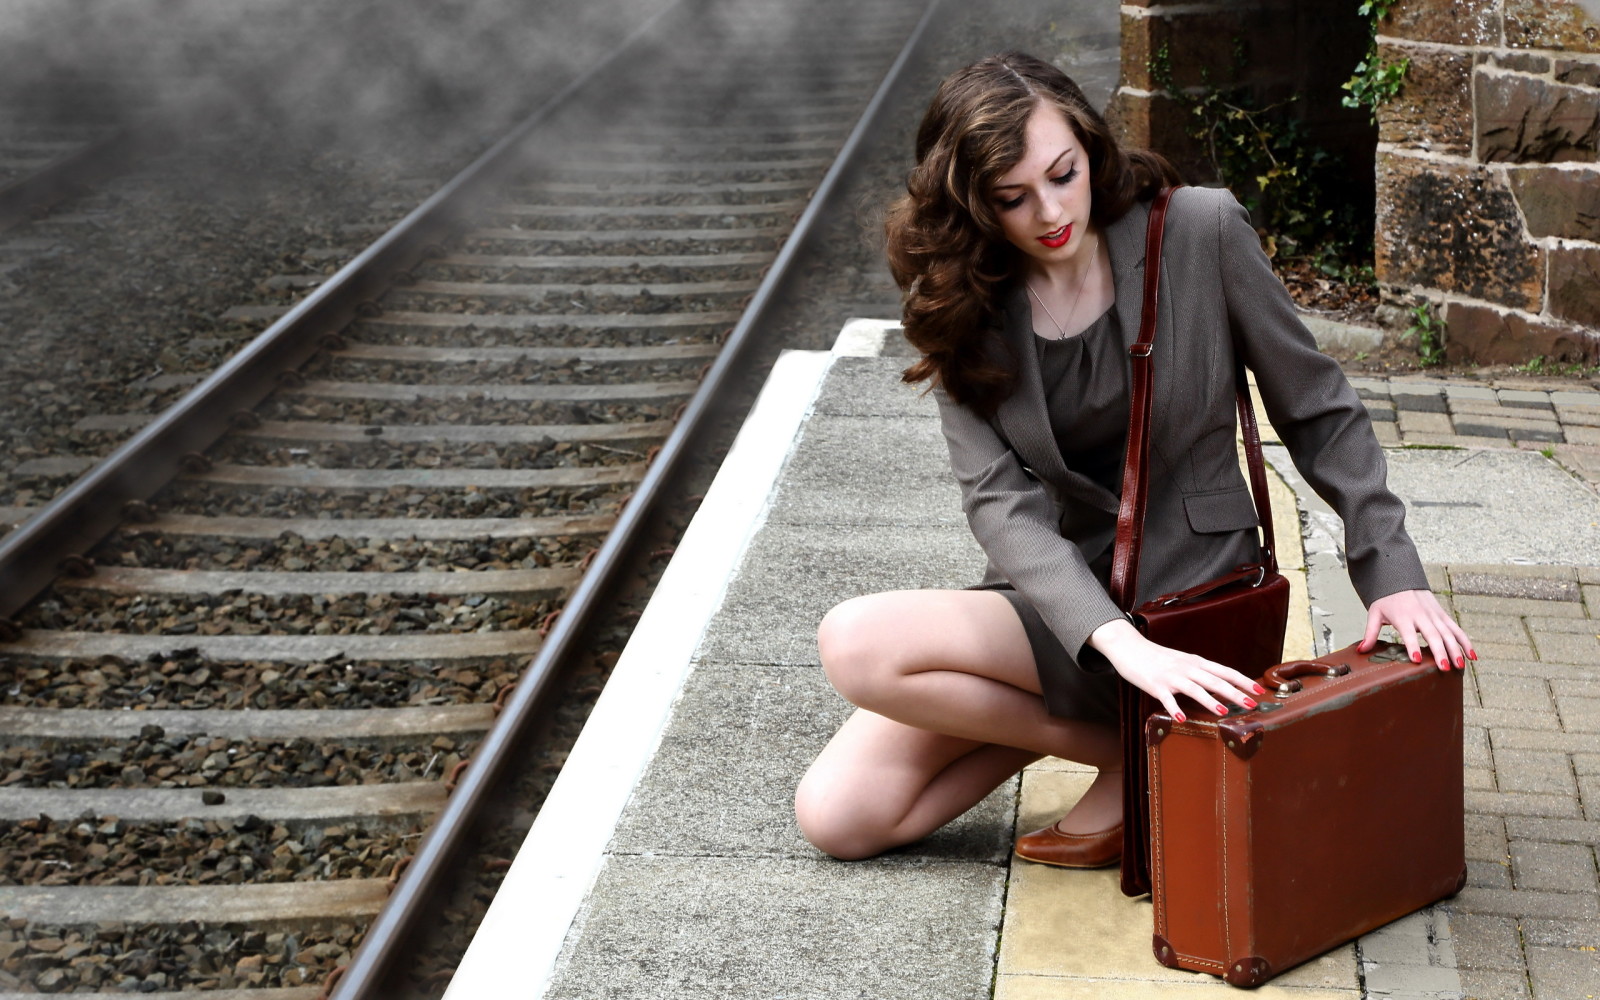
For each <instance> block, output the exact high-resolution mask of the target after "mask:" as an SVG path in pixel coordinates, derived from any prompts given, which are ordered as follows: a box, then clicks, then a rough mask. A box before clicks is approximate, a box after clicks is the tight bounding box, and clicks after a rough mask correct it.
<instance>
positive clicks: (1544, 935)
mask: <svg viewBox="0 0 1600 1000" xmlns="http://www.w3.org/2000/svg"><path fill="white" fill-rule="evenodd" d="M1474 919H1485V918H1477V917H1475V918H1474ZM1489 919H1492V918H1489ZM1450 926H1451V930H1454V929H1455V921H1454V920H1453V919H1452V920H1451V922H1450ZM1521 929H1522V940H1523V941H1524V942H1525V943H1526V944H1528V945H1544V946H1547V947H1552V948H1593V947H1595V946H1596V945H1600V924H1593V923H1583V922H1580V921H1576V920H1546V919H1529V920H1524V921H1523V922H1522V928H1521Z"/></svg>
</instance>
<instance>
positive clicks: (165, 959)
mask: <svg viewBox="0 0 1600 1000" xmlns="http://www.w3.org/2000/svg"><path fill="white" fill-rule="evenodd" d="M816 6H817V9H816V10H815V11H810V12H808V13H809V14H811V15H814V16H810V17H804V18H799V19H796V16H795V12H794V11H793V10H791V9H789V5H785V4H779V3H776V2H767V3H763V4H756V5H747V7H746V9H744V10H742V11H736V10H734V9H733V8H732V7H731V5H725V6H724V7H722V8H719V7H717V6H716V5H709V4H708V5H701V6H700V7H698V8H696V9H693V10H691V9H689V8H687V7H685V8H683V9H680V10H675V11H673V12H671V13H670V15H669V16H666V17H663V19H662V20H661V22H660V24H659V25H658V27H659V30H660V32H661V33H662V35H663V36H664V37H667V38H671V39H674V40H673V41H670V42H665V43H662V49H661V50H660V51H656V52H655V53H654V54H653V55H652V54H651V52H650V51H649V50H648V46H642V47H636V49H635V50H633V51H634V52H635V53H636V54H638V63H637V64H636V65H634V66H631V67H629V70H628V72H626V73H619V74H618V75H619V76H622V77H626V78H627V83H626V86H628V87H640V86H642V85H644V84H645V83H647V82H648V81H650V80H651V79H652V73H656V74H660V73H662V72H663V70H662V69H661V68H660V64H661V63H663V62H664V63H666V64H668V65H673V66H677V67H680V68H679V69H678V70H677V71H676V73H677V75H674V76H670V77H661V76H657V77H655V79H657V80H661V79H666V80H669V81H670V82H671V86H669V87H663V88H660V92H658V93H657V94H655V95H653V96H650V97H646V96H644V95H643V94H642V92H640V91H634V92H633V95H632V96H631V97H627V98H625V99H624V100H623V101H621V110H616V108H617V104H616V103H613V102H604V103H603V104H602V106H605V107H608V108H609V109H610V110H609V111H608V113H607V115H606V116H605V117H604V119H603V120H602V119H598V118H597V117H595V109H594V108H593V107H590V108H588V109H586V110H581V111H580V113H579V114H577V115H576V116H569V118H568V119H566V120H563V121H552V122H550V123H549V128H548V129H547V130H541V131H538V132H535V133H532V134H531V135H530V136H529V137H528V138H526V139H523V140H520V143H519V145H517V146H516V153H517V155H518V156H519V157H520V165H519V167H518V169H517V170H516V171H515V172H514V173H511V174H509V175H508V176H509V177H510V178H511V179H510V181H509V183H501V184H497V185H494V186H493V187H492V188H491V189H490V190H489V191H487V192H484V193H482V194H479V195H475V196H474V199H473V207H472V208H471V211H470V213H469V214H467V215H466V216H464V217H461V218H458V219H455V220H453V221H452V222H451V223H450V224H449V225H448V226H443V225H439V226H436V227H435V231H436V232H438V233H439V234H440V235H439V236H438V238H437V239H436V241H435V242H434V243H433V245H431V246H430V247H429V249H428V251H427V252H426V253H425V254H424V255H423V256H422V260H421V261H420V262H419V263H417V264H415V265H414V266H412V267H410V268H408V269H407V270H406V271H405V272H404V273H402V274H399V275H398V276H396V278H397V282H398V283H396V284H394V285H393V287H390V288H389V289H388V290H387V291H386V292H384V293H383V294H381V295H380V296H378V297H376V298H373V299H370V300H365V301H363V303H362V305H361V306H360V308H359V309H358V310H357V316H356V318H355V319H354V321H352V322H349V323H348V324H342V329H340V330H339V331H338V332H337V334H336V335H333V336H328V337H325V338H324V339H322V340H321V341H320V342H319V343H318V345H317V348H316V350H315V351H314V353H312V355H311V357H310V358H309V359H308V360H307V361H306V362H305V363H304V364H303V365H301V366H299V367H297V368H294V369H290V370H285V371H284V372H283V373H282V374H281V375H279V376H278V379H277V381H278V382H279V386H278V388H277V389H276V391H274V392H272V393H271V394H270V395H267V396H266V397H265V398H264V399H262V400H261V401H260V402H259V404H256V405H253V406H236V407H234V408H232V409H226V408H224V410H223V412H226V413H228V415H229V419H230V421H231V425H232V426H231V429H230V430H229V431H228V432H227V433H226V434H225V435H223V436H221V437H220V438H219V439H218V440H217V441H216V443H215V444H214V445H212V446H211V447H210V448H208V449H206V450H205V452H204V453H203V454H200V453H191V454H188V455H185V456H184V457H183V459H182V467H183V471H182V473H181V474H180V475H179V476H178V477H177V478H176V479H174V480H173V481H171V482H170V484H168V485H166V486H165V487H164V488H162V489H160V491H159V492H157V493H155V495H154V496H152V497H150V498H149V499H148V500H144V499H138V498H136V499H134V500H133V501H132V502H130V503H125V504H123V505H122V506H121V507H120V508H119V510H118V511H117V512H115V513H113V514H112V515H109V516H110V517H111V518H112V519H113V520H116V519H120V518H122V517H124V516H126V517H127V520H123V521H122V523H120V525H119V526H118V527H117V528H116V530H115V531H113V532H112V534H111V535H110V536H109V537H107V538H105V539H104V541H102V542H101V543H99V545H98V546H97V547H95V548H94V549H93V550H92V551H90V552H88V553H86V554H77V553H75V552H64V553H62V556H63V557H64V558H63V559H62V560H61V565H62V568H64V569H65V571H66V575H65V576H62V577H60V578H59V579H57V580H56V581H55V582H54V583H53V585H52V586H51V587H50V588H49V589H48V590H47V591H46V592H45V593H43V594H42V595H41V596H40V597H39V598H38V599H36V600H34V601H32V602H31V603H29V604H27V605H26V606H24V607H22V608H21V609H20V610H18V611H17V612H16V613H15V615H14V616H13V617H14V624H13V626H11V627H10V628H9V631H10V635H9V636H8V641H6V642H4V643H0V733H3V734H4V736H3V746H0V914H4V915H5V916H6V917H7V918H8V919H7V920H6V922H4V923H0V995H9V994H3V991H5V990H14V991H19V992H34V991H37V992H79V993H85V992H90V993H92V992H99V993H104V994H108V995H109V994H113V993H115V994H119V995H120V994H123V993H127V992H146V993H152V992H153V993H156V994H163V993H168V992H176V991H180V990H195V989H208V990H216V991H221V992H219V993H218V995H219V996H224V997H227V998H228V1000H245V998H251V1000H255V998H262V1000H265V998H273V1000H305V998H309V997H313V996H316V995H318V993H319V992H321V984H324V983H325V982H326V981H327V979H328V977H329V975H330V973H332V972H333V971H334V970H335V969H336V968H338V967H340V966H342V965H344V964H345V963H347V962H348V961H349V960H350V956H351V952H352V950H353V949H354V948H355V946H356V945H357V944H358V943H359V942H360V941H361V938H362V935H363V933H364V930H365V928H366V926H367V924H368V922H369V921H371V920H372V919H373V917H374V916H375V915H376V914H377V913H378V912H379V910H380V908H381V907H383V906H384V904H385V901H386V899H387V898H388V896H389V893H390V889H391V886H392V885H393V883H394V882H395V880H396V878H397V877H398V875H399V871H400V869H402V868H403V866H404V861H403V859H405V858H406V857H407V856H409V855H411V854H412V853H414V852H415V851H416V850H417V846H418V843H419V841H420V839H421V837H422V835H423V832H424V831H425V830H426V829H427V827H428V825H429V823H430V822H431V821H432V820H433V818H434V817H435V816H436V815H437V814H439V813H440V811H441V810H442V809H444V808H445V806H446V802H447V796H448V795H449V792H450V789H451V787H452V786H453V785H454V784H455V783H456V782H457V781H459V780H462V778H463V773H464V769H467V768H470V767H471V766H472V765H471V761H472V760H473V757H474V754H475V752H476V751H477V750H478V748H479V745H480V743H482V741H483V740H484V739H485V737H486V735H487V734H488V733H489V732H490V730H491V727H492V726H493V725H494V723H495V718H496V707H495V706H496V704H497V702H503V701H504V699H505V698H506V696H507V695H508V693H510V692H511V690H512V688H513V685H515V684H516V683H517V682H518V679H519V677H520V676H521V675H522V674H523V671H524V668H525V667H526V665H527V664H528V662H529V661H530V660H531V659H532V658H534V657H535V656H536V655H537V654H539V653H540V651H541V648H542V647H543V646H544V644H545V642H546V639H547V637H548V636H549V635H550V632H551V629H552V627H558V626H559V625H560V624H561V623H560V615H561V612H562V609H563V607H564V606H565V603H566V601H567V599H568V597H569V596H571V595H572V593H573V591H574V589H575V588H576V587H578V586H579V585H580V581H582V580H583V579H584V573H585V571H586V569H587V563H588V560H589V559H590V558H591V557H592V556H593V555H594V553H595V552H596V551H597V550H599V549H600V548H601V547H602V545H603V543H604V541H605V539H606V536H607V533H608V532H609V531H610V530H611V528H612V527H613V525H614V524H615V523H616V521H617V519H618V517H619V514H620V512H621V511H622V510H623V509H624V506H625V504H626V503H627V502H628V499H629V497H630V495H631V494H632V493H633V492H634V491H635V490H636V489H638V488H640V485H641V483H642V482H643V481H644V480H645V478H646V476H647V475H648V470H649V466H650V464H651V462H652V459H653V458H654V451H655V450H656V449H658V448H659V447H660V446H661V445H662V443H663V442H665V441H666V440H667V439H668V436H669V434H670V433H671V432H672V430H673V428H674V426H675V424H676V421H677V419H678V418H679V417H680V416H681V415H682V412H683V410H684V409H685V407H686V405H687V404H688V403H689V401H690V399H691V397H692V396H693V395H694V394H695V393H696V391H697V387H698V386H699V384H700V380H701V378H702V377H703V375H704V373H705V372H706V370H707V369H709V368H710V367H711V366H712V364H713V362H714V361H715V359H717V358H718V356H719V352H720V351H721V349H722V344H723V341H724V339H725V338H726V337H727V335H728V334H729V332H730V330H731V329H732V328H734V327H735V326H736V325H737V324H738V323H740V322H741V316H742V315H743V313H744V309H745V306H746V304H747V303H748V302H749V300H750V298H751V296H752V295H753V294H755V293H756V292H757V290H758V288H759V287H760V286H761V282H762V279H763V275H764V273H765V269H766V268H767V267H768V266H769V265H771V263H772V262H773V260H774V259H775V258H776V257H777V255H778V253H779V250H780V248H781V247H782V245H783V243H784V240H785V238H786V237H787V236H788V235H789V234H790V231H791V229H792V227H793V226H794V223H795V220H796V218H797V217H798V216H799V215H800V213H801V212H802V211H803V210H804V209H805V208H806V206H807V204H808V201H809V194H810V192H811V191H812V190H813V189H814V188H815V187H816V186H817V184H818V183H819V181H820V180H822V178H823V176H824V174H825V173H826V172H827V171H828V169H829V167H830V165H831V164H832V163H833V161H834V157H835V155H836V154H837V152H838V150H839V147H840V145H841V143H843V142H844V140H845V138H846V136H847V135H849V134H850V132H851V128H852V126H853V125H855V123H856V121H857V118H858V117H859V116H860V113H861V110H862V108H863V107H864V106H865V105H866V103H867V101H868V99H869V98H870V97H871V96H872V93H873V91H874V89H875V88H876V87H877V85H878V83H879V80H880V79H881V77H882V75H883V73H884V71H885V70H886V69H887V68H888V66H889V63H890V62H891V61H892V60H893V58H894V56H895V54H896V53H897V52H898V51H899V50H900V47H901V45H902V43H903V42H904V40H905V37H906V35H907V33H908V32H909V31H910V29H911V27H912V25H913V24H914V23H915V21H916V17H917V15H919V14H920V13H921V8H922V4H921V3H920V2H919V3H916V4H899V5H883V6H884V9H883V10H881V11H875V12H873V13H872V15H871V16H866V15H862V14H860V12H855V13H853V14H852V13H851V12H850V11H849V10H848V8H847V6H846V5H845V4H843V3H837V2H833V0H828V2H824V3H821V4H818V5H816ZM735 15H737V16H735ZM696 18H702V19H707V20H706V22H705V23H704V24H703V25H698V26H697V24H698V22H697V21H696ZM841 21H843V22H847V23H848V24H849V25H850V30H849V31H848V32H845V33H843V34H841V33H840V32H839V31H838V30H837V26H838V24H839V23H840V22H841ZM668 32H671V33H672V34H671V35H667V33H668ZM730 37H736V39H737V43H736V44H734V43H732V42H728V41H727V40H728V39H729V38H730ZM685 39H689V40H690V41H685ZM718 39H721V40H722V41H720V42H719V41H718ZM650 40H651V39H648V38H647V39H646V41H650ZM696 40H697V41H696ZM636 44H637V43H636ZM696 44H699V45H700V48H698V49H696V48H694V45H696ZM730 45H731V46H732V47H729V46H730ZM680 46H681V47H680ZM652 59H655V60H656V63H655V64H654V65H653V64H652V61H651V60H652ZM710 65H716V66H717V68H718V70H719V79H720V80H722V81H729V80H731V81H734V83H733V84H732V85H728V84H727V83H717V84H715V85H713V84H711V83H708V82H702V80H701V79H700V77H699V76H697V74H696V73H694V72H693V71H691V70H690V69H683V68H682V67H695V66H710ZM611 84H612V87H613V91H614V92H620V93H623V94H628V93H629V92H628V91H627V90H626V89H624V85H623V84H622V83H619V82H618V81H615V80H613V81H611ZM267 280H268V281H277V282H278V283H279V286H280V287H283V288H286V289H296V288H303V289H305V290H307V291H309V290H310V287H311V286H313V285H315V284H317V282H316V281H300V280H299V278H298V276H295V275H281V276H273V277H271V278H268V279H267ZM297 281H298V284H297ZM241 318H243V319H245V320H247V321H248V320H251V319H254V320H258V321H260V322H263V323H274V324H276V323H279V322H283V321H284V318H283V317H279V316H277V315H274V314H273V312H272V311H271V310H267V311H262V312H260V313H258V314H255V315H252V316H244V317H241ZM275 329H277V326H276V325H275V326H274V328H273V330H275ZM273 330H268V331H267V333H266V334H265V335H264V337H271V336H272V334H273ZM176 387H177V388H182V384H181V383H178V384H177V385H176ZM213 409H214V410H215V409H218V407H213ZM147 420H148V417H146V416H144V415H142V414H99V415H95V416H91V417H87V418H85V420H84V421H83V422H82V423H81V425H80V427H79V430H81V431H83V432H84V433H98V434H104V435H108V436H109V437H110V438H111V439H112V440H116V439H121V438H127V437H128V436H129V435H134V436H135V437H134V440H135V444H137V442H138V441H139V440H142V439H141V438H138V436H137V435H136V434H135V432H136V431H137V430H138V428H139V427H140V426H141V425H143V424H144V423H145V422H146V421H147ZM209 433H210V436H212V437H215V436H216V434H217V432H216V431H211V432H209ZM45 467H46V468H48V463H46V466H45ZM63 468H66V466H63ZM71 492H72V491H70V490H69V491H68V493H71ZM58 499H59V498H58ZM68 499H69V500H70V499H71V498H70V497H69V498H68ZM3 513H6V514H8V515H10V516H13V517H17V518H21V517H22V516H25V515H27V514H28V513H30V512H29V511H7V512H3ZM49 514H50V512H49V511H46V512H45V513H44V514H40V515H39V516H40V517H48V516H49ZM102 516H103V515H102ZM26 533H27V526H24V528H23V529H19V531H18V532H17V535H23V534H26ZM7 541H8V542H15V541H17V539H15V538H12V539H8V540H7ZM69 548H70V546H69ZM591 696H592V693H591Z"/></svg>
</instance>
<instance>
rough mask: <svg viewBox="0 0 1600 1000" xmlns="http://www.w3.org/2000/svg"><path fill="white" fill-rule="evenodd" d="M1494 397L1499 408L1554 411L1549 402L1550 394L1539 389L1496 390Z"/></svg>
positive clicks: (1553, 406)
mask: <svg viewBox="0 0 1600 1000" xmlns="http://www.w3.org/2000/svg"><path fill="white" fill-rule="evenodd" d="M1494 395H1495V398H1496V399H1498V400H1499V401H1500V405H1501V406H1506V407H1511V408H1513V409H1519V410H1548V411H1554V410H1555V405H1554V404H1553V403H1551V402H1550V394H1549V393H1548V392H1545V391H1543V390H1540V389H1496V390H1495V394H1494Z"/></svg>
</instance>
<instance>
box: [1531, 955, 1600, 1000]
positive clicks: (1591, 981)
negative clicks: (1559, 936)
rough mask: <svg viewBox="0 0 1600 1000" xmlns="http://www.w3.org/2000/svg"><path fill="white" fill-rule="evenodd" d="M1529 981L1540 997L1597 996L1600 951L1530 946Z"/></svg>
mask: <svg viewBox="0 0 1600 1000" xmlns="http://www.w3.org/2000/svg"><path fill="white" fill-rule="evenodd" d="M1526 950H1527V954H1528V978H1530V979H1532V980H1533V995H1534V996H1537V997H1589V996H1594V995H1595V992H1596V990H1597V989H1600V987H1597V986H1596V984H1597V983H1600V952H1595V951H1592V950H1591V951H1584V950H1582V949H1579V948H1537V947H1529V948H1528V949H1526Z"/></svg>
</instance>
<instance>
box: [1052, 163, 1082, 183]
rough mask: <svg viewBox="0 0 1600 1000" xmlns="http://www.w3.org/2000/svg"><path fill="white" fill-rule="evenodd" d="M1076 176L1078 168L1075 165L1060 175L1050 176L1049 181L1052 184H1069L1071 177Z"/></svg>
mask: <svg viewBox="0 0 1600 1000" xmlns="http://www.w3.org/2000/svg"><path fill="white" fill-rule="evenodd" d="M1077 176H1078V168H1077V167H1073V168H1072V169H1071V170H1068V171H1067V172H1066V173H1064V174H1062V175H1061V176H1060V177H1052V178H1050V183H1052V184H1071V183H1072V179H1073V178H1074V177H1077Z"/></svg>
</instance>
